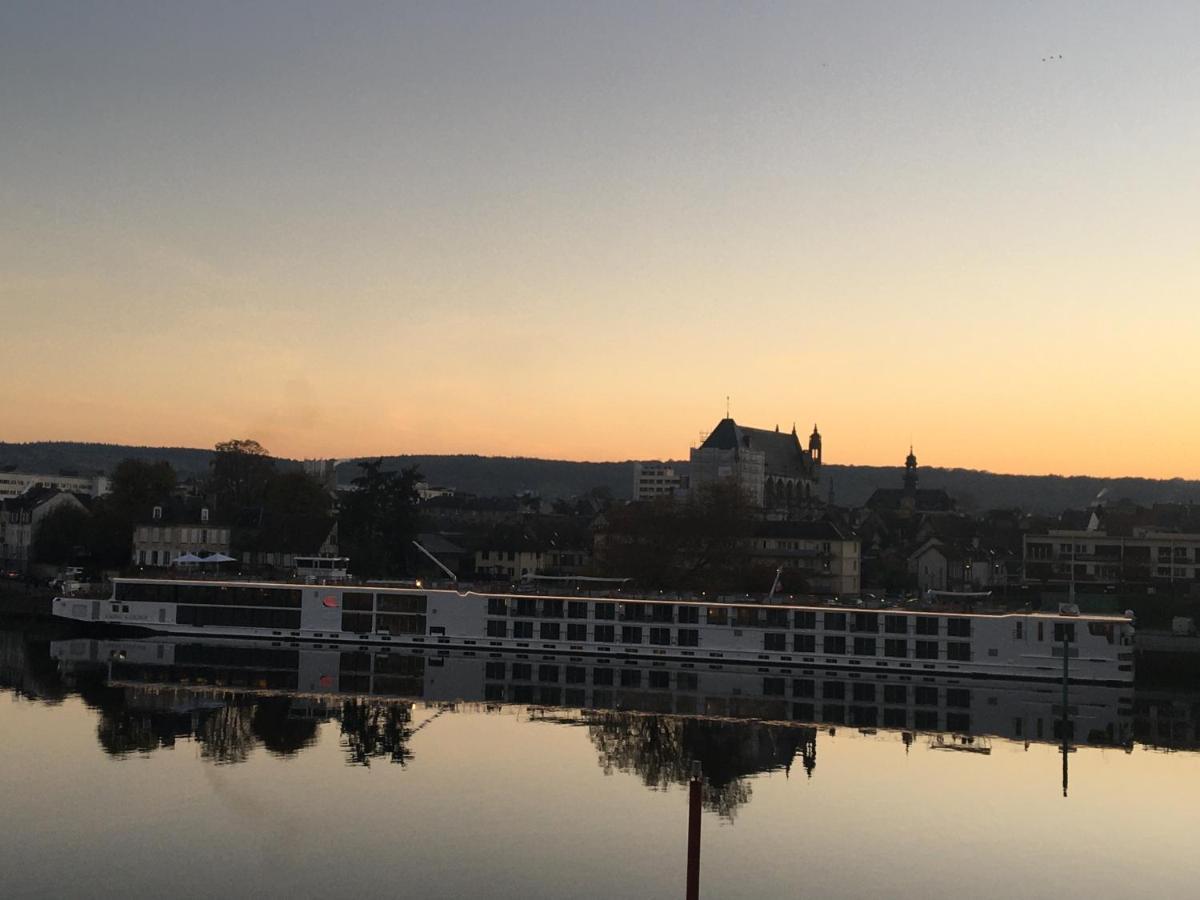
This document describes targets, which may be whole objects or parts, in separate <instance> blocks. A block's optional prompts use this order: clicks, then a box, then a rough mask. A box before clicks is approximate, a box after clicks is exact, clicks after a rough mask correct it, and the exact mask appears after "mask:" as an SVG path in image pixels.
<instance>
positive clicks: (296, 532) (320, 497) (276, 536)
mask: <svg viewBox="0 0 1200 900" xmlns="http://www.w3.org/2000/svg"><path fill="white" fill-rule="evenodd" d="M262 506H263V515H262V524H261V526H260V528H259V531H258V534H257V536H256V537H255V539H254V542H255V544H256V545H257V547H258V548H259V549H261V550H266V551H272V552H284V553H316V552H317V550H318V549H319V548H320V546H321V542H322V541H324V539H325V536H326V535H327V534H329V529H330V528H331V527H332V526H333V515H332V513H331V506H332V500H331V498H330V496H329V492H328V491H326V490H325V488H324V487H323V486H322V485H321V483H320V482H319V481H317V480H316V479H315V478H313V477H312V476H310V475H307V474H305V473H304V472H278V473H275V474H273V475H272V476H271V477H270V479H269V480H268V481H267V483H266V486H265V488H264V490H263V503H262Z"/></svg>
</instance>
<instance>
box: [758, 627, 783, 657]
mask: <svg viewBox="0 0 1200 900" xmlns="http://www.w3.org/2000/svg"><path fill="white" fill-rule="evenodd" d="M763 649H764V650H773V651H776V652H780V653H781V652H783V651H785V650H787V635H786V634H784V633H783V632H769V633H767V634H764V635H763Z"/></svg>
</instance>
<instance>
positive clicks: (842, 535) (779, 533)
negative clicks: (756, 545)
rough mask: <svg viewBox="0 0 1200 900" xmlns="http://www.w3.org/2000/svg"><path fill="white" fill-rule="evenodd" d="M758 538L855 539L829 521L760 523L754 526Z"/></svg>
mask: <svg viewBox="0 0 1200 900" xmlns="http://www.w3.org/2000/svg"><path fill="white" fill-rule="evenodd" d="M754 536H755V537H758V538H777V539H779V538H795V539H797V540H802V541H803V540H807V541H846V540H852V539H853V538H854V535H853V534H849V533H846V532H844V531H842V529H840V528H838V526H837V525H835V524H834V523H833V522H830V521H829V520H828V519H822V520H821V521H819V522H759V523H758V524H756V525H755V526H754Z"/></svg>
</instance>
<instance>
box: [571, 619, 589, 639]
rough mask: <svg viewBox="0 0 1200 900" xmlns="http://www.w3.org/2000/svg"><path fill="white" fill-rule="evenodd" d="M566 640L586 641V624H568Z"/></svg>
mask: <svg viewBox="0 0 1200 900" xmlns="http://www.w3.org/2000/svg"><path fill="white" fill-rule="evenodd" d="M567 640H568V641H586V640H587V626H586V625H584V624H582V623H576V624H573V625H568V626H567Z"/></svg>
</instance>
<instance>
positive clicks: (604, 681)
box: [592, 667, 613, 687]
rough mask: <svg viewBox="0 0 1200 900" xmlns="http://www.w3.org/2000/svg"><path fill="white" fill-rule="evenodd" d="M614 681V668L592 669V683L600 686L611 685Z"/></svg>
mask: <svg viewBox="0 0 1200 900" xmlns="http://www.w3.org/2000/svg"><path fill="white" fill-rule="evenodd" d="M612 683H613V670H612V669H605V668H603V667H598V668H595V669H592V684H594V685H598V686H605V687H607V686H609V685H611V684H612Z"/></svg>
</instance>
